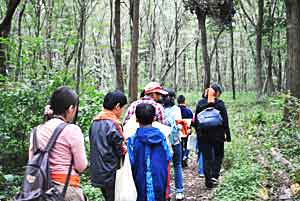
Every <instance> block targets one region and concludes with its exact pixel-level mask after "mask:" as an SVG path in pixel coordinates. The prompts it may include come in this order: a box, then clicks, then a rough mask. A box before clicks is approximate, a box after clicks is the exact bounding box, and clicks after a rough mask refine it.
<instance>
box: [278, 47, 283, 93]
mask: <svg viewBox="0 0 300 201" xmlns="http://www.w3.org/2000/svg"><path fill="white" fill-rule="evenodd" d="M277 55H278V81H277V90H278V91H281V89H282V88H281V87H282V61H281V60H282V59H281V52H280V50H278V51H277Z"/></svg>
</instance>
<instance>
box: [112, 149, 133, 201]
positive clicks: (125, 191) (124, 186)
mask: <svg viewBox="0 0 300 201" xmlns="http://www.w3.org/2000/svg"><path fill="white" fill-rule="evenodd" d="M121 163H122V162H121ZM136 199H137V191H136V187H135V183H134V180H133V177H132V171H131V165H130V161H129V156H128V154H126V155H125V159H124V161H123V164H121V168H120V169H119V170H117V173H116V183H115V201H133V200H136Z"/></svg>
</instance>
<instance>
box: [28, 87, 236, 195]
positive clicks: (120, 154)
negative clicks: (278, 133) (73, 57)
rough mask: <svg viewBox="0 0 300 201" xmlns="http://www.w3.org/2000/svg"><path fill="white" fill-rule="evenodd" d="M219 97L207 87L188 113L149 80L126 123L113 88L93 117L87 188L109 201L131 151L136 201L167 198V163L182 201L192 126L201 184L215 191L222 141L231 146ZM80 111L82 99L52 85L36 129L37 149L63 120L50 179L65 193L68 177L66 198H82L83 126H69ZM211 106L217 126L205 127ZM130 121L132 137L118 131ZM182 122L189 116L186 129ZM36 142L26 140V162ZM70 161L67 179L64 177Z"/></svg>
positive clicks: (181, 99) (182, 99)
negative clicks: (160, 126)
mask: <svg viewBox="0 0 300 201" xmlns="http://www.w3.org/2000/svg"><path fill="white" fill-rule="evenodd" d="M221 93H222V89H221V87H220V86H219V85H217V84H213V85H212V86H211V87H210V88H208V89H206V90H205V92H204V93H203V95H202V98H201V99H200V100H199V102H198V104H197V107H196V112H195V114H193V112H192V110H191V109H189V108H188V107H187V106H186V104H185V97H184V96H183V95H180V96H178V97H177V103H178V104H176V103H175V102H176V94H175V92H174V91H173V90H167V89H163V88H162V87H161V85H160V84H159V83H156V82H151V83H149V84H147V85H146V86H145V88H144V90H143V92H142V93H141V97H140V98H139V99H138V100H137V101H135V102H133V103H131V104H130V105H129V107H128V110H127V112H126V114H125V118H124V121H123V122H122V121H121V116H122V114H123V113H124V109H125V106H126V105H127V103H128V101H127V98H126V96H125V94H124V93H122V92H120V91H118V90H116V91H112V92H109V93H107V94H106V95H105V97H104V101H103V109H102V111H101V112H100V113H99V114H98V115H96V116H95V117H94V119H93V121H92V123H91V126H90V130H89V140H90V141H89V143H90V167H89V168H90V173H91V183H92V185H93V186H95V187H99V188H100V189H101V191H102V194H103V196H104V198H105V200H106V201H114V200H115V190H117V189H115V183H116V172H117V170H118V169H119V168H120V164H121V161H122V160H123V158H124V156H125V155H126V154H128V156H129V159H130V164H131V169H132V177H133V180H134V182H135V186H136V190H137V200H138V201H146V200H147V201H166V200H170V199H171V193H172V192H171V188H170V180H171V173H170V172H171V167H172V166H173V169H174V182H175V197H176V200H183V199H184V187H183V186H184V185H183V184H184V181H183V167H184V166H186V165H187V159H188V154H189V153H188V152H189V150H188V149H187V143H188V136H189V134H191V130H192V129H191V127H194V128H195V131H196V134H197V144H198V149H199V153H202V156H203V169H204V176H205V185H206V187H207V188H213V187H214V186H215V185H217V184H218V178H219V175H220V169H221V164H222V160H223V157H224V142H225V141H228V142H229V141H231V136H230V130H229V125H228V117H227V112H226V108H225V105H224V102H223V101H222V100H221V99H220V98H219V97H220V95H221ZM78 107H79V97H78V95H77V94H76V93H75V92H74V91H73V90H71V89H70V88H68V87H59V88H57V89H56V90H55V91H54V92H53V94H52V96H51V98H50V102H49V106H48V107H47V109H46V111H45V114H46V116H47V120H46V121H45V122H44V123H43V124H41V125H39V126H38V127H37V129H36V130H37V131H36V133H37V134H36V139H37V144H38V148H39V149H41V150H43V149H45V146H46V145H47V142H48V140H49V138H50V137H51V135H52V133H53V132H54V130H55V129H56V128H57V127H58V126H59V124H60V123H62V122H66V123H68V125H67V126H66V127H65V128H64V129H63V131H62V132H61V134H60V136H59V137H58V139H57V141H56V143H55V145H54V148H53V150H52V151H51V155H50V158H49V165H50V170H51V179H52V182H53V183H54V184H55V185H56V187H57V188H58V189H61V190H62V189H63V187H64V184H65V181H66V180H67V178H69V186H68V188H67V192H66V195H65V200H66V201H71V200H72V201H75V200H78V201H83V200H84V199H85V198H84V193H83V192H82V190H81V188H80V176H79V173H80V172H82V171H84V170H85V169H86V168H87V167H88V161H87V156H86V152H85V147H84V136H83V134H82V131H81V129H80V128H79V127H78V126H77V125H75V124H73V123H72V122H74V120H75V119H76V116H77V112H78ZM211 107H213V108H215V109H216V110H218V111H219V113H220V115H221V116H220V118H221V119H222V124H221V125H219V126H215V127H203V126H202V124H201V121H199V118H200V117H201V115H199V114H202V112H203V111H205V110H206V109H207V108H211ZM99 108H100V106H99ZM132 118H134V119H135V121H136V122H138V124H139V128H137V129H136V131H135V133H132V134H131V135H130V136H126V135H125V134H124V131H123V126H124V125H126V124H127V123H128V122H129V121H130V120H131V119H132ZM201 118H202V117H201ZM185 119H192V121H191V124H188V123H187V121H185ZM155 121H156V122H159V123H160V124H164V125H166V126H168V127H170V130H171V132H170V134H169V135H168V136H166V135H165V133H163V132H162V131H161V130H160V129H158V128H156V127H154V126H153V122H155ZM199 122H200V123H199ZM33 144H34V142H33V137H31V140H30V148H29V160H30V159H31V158H32V156H33V154H34V150H33ZM71 161H72V163H73V165H72V170H71V176H70V177H68V171H69V166H70V162H71ZM171 164H173V165H172V166H171ZM191 179H192V178H191Z"/></svg>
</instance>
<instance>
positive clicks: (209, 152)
mask: <svg viewBox="0 0 300 201" xmlns="http://www.w3.org/2000/svg"><path fill="white" fill-rule="evenodd" d="M199 151H201V152H202V154H203V168H204V176H205V184H206V185H207V186H211V185H212V182H211V178H216V179H218V178H219V176H220V170H221V165H222V162H223V158H224V143H222V142H221V143H220V142H218V143H217V142H216V143H200V144H199Z"/></svg>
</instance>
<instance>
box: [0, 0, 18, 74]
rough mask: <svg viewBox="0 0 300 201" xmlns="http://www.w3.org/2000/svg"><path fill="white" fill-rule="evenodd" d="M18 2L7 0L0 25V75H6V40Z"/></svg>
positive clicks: (16, 0)
mask: <svg viewBox="0 0 300 201" xmlns="http://www.w3.org/2000/svg"><path fill="white" fill-rule="evenodd" d="M19 3H20V0H9V1H8V4H7V10H6V14H5V16H4V18H3V20H2V22H1V23H0V74H2V75H4V76H6V75H7V61H6V58H7V41H6V40H7V38H8V36H9V34H10V29H11V24H12V19H13V16H14V13H15V11H16V9H17V7H18V5H19Z"/></svg>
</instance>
